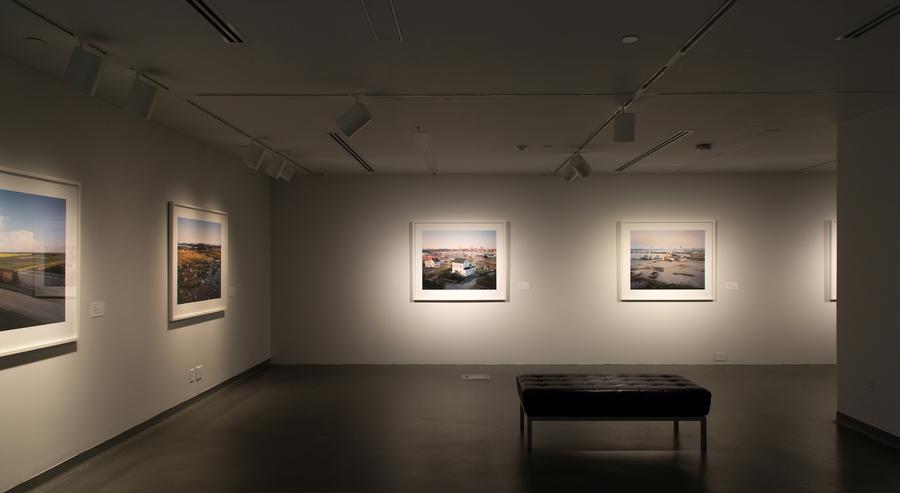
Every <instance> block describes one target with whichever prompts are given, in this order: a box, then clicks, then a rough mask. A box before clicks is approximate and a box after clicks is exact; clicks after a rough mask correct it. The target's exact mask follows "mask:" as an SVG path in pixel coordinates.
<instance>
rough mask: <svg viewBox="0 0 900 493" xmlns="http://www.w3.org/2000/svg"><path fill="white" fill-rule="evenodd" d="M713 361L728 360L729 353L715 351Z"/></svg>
mask: <svg viewBox="0 0 900 493" xmlns="http://www.w3.org/2000/svg"><path fill="white" fill-rule="evenodd" d="M713 361H715V362H718V363H722V362H725V361H728V353H725V352H715V353H713Z"/></svg>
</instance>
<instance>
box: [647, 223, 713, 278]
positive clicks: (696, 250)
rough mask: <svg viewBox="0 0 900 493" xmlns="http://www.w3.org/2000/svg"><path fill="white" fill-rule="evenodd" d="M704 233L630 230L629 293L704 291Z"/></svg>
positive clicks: (699, 231)
mask: <svg viewBox="0 0 900 493" xmlns="http://www.w3.org/2000/svg"><path fill="white" fill-rule="evenodd" d="M705 240H706V231H705V230H702V229H700V230H695V229H691V230H669V231H667V230H632V231H631V289H700V290H702V289H706V286H705V282H706V275H705V268H706V246H705Z"/></svg>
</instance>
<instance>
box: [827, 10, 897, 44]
mask: <svg viewBox="0 0 900 493" xmlns="http://www.w3.org/2000/svg"><path fill="white" fill-rule="evenodd" d="M897 14H900V3H898V4H896V5H894V6H893V7H888V8H887V9H886V10H884V11H882V12H879V13H878V14H875V15H874V16H872V17H870V18H868V19H866V20H865V21H864V22H863V23H862V24H861V25H859V26H858V27H857V28H856V29H853V30H852V31H850V32H848V33H846V34H842V35H840V36H838V37H837V38H835V39H836V40H837V41H841V40H844V39H857V38H861V37H863V36H864V35H866V34H868V33H869V32H870V31H872V30H873V29H875V28H877V27H878V26H880V25H882V24H884V23H885V22H887V21H889V20H891V19H893V18H894V17H895V16H896V15H897Z"/></svg>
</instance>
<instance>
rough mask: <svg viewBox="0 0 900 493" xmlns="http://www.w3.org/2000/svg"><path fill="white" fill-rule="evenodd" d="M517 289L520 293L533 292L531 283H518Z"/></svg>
mask: <svg viewBox="0 0 900 493" xmlns="http://www.w3.org/2000/svg"><path fill="white" fill-rule="evenodd" d="M516 289H518V290H519V291H531V281H519V282H517V283H516Z"/></svg>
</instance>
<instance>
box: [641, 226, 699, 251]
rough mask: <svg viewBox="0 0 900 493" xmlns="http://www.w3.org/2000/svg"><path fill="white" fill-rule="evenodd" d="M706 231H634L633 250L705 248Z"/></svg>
mask: <svg viewBox="0 0 900 493" xmlns="http://www.w3.org/2000/svg"><path fill="white" fill-rule="evenodd" d="M705 233H706V232H705V231H704V230H702V229H690V230H681V231H632V232H631V249H632V250H635V249H637V250H645V249H648V248H704V245H703V242H704V238H705V236H706V235H705Z"/></svg>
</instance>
